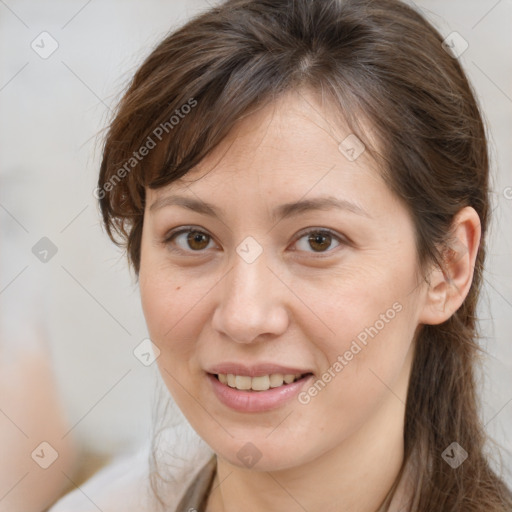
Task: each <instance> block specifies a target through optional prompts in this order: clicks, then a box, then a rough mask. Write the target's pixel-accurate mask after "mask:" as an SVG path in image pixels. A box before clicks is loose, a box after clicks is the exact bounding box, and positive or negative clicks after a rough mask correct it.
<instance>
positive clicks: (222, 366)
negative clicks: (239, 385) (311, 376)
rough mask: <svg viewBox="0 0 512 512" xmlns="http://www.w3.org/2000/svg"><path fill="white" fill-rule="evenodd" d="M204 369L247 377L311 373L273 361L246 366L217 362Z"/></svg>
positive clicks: (213, 372) (210, 371) (214, 372)
mask: <svg viewBox="0 0 512 512" xmlns="http://www.w3.org/2000/svg"><path fill="white" fill-rule="evenodd" d="M206 371H207V372H208V373H212V374H215V375H217V374H219V373H222V374H224V375H228V374H232V375H245V376H248V377H261V376H262V375H272V374H274V373H281V374H283V375H296V374H298V373H300V374H301V375H305V374H307V373H313V372H311V370H308V369H304V368H297V367H291V366H281V365H278V364H274V363H259V364H255V365H251V366H247V365H245V364H243V363H232V362H225V363H219V364H216V365H214V366H210V367H209V368H208V369H207V370H206Z"/></svg>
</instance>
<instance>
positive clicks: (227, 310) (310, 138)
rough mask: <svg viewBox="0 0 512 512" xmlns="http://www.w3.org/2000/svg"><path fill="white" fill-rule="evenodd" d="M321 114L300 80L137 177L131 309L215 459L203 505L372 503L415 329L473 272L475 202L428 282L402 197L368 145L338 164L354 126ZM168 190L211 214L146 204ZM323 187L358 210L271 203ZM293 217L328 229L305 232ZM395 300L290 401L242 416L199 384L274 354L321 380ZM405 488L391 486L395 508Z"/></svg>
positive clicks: (388, 462) (452, 303)
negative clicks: (180, 159)
mask: <svg viewBox="0 0 512 512" xmlns="http://www.w3.org/2000/svg"><path fill="white" fill-rule="evenodd" d="M332 111H333V110H332V107H329V106H328V105H324V104H322V102H321V101H320V100H319V99H318V98H317V97H316V96H314V95H313V93H311V92H308V91H302V92H301V93H300V94H298V93H289V94H287V95H285V96H283V97H281V98H280V99H279V100H278V101H277V102H275V103H274V104H272V105H269V106H267V107H265V108H263V109H260V110H259V111H257V112H255V113H253V114H251V115H250V116H248V117H245V118H243V119H242V120H241V121H240V122H239V123H238V125H237V126H236V129H234V130H232V132H231V133H230V135H229V136H228V137H227V138H226V139H225V140H224V141H223V142H222V143H221V144H220V145H219V146H218V147H217V148H216V149H215V150H214V151H213V152H212V153H210V154H209V155H208V157H206V158H205V159H204V160H203V161H202V162H201V163H200V165H199V166H198V167H196V168H195V169H193V170H191V171H190V172H189V173H188V174H187V175H186V176H184V177H183V178H182V179H180V180H179V181H177V182H174V183H172V184H171V185H169V186H167V187H165V188H161V189H158V190H150V189H147V201H146V211H145V213H144V229H143V236H142V257H141V267H140V274H139V284H140V292H141V300H142V306H143V310H144V315H145V318H146V321H147V325H148V329H149V332H150V335H151V339H152V340H153V342H154V343H155V344H156V345H157V346H158V348H159V350H160V351H161V353H160V357H159V358H158V359H157V362H158V365H159V369H160V371H161V374H162V377H163V379H164V381H165V383H166V385H167V387H168V389H169V391H170V393H171V394H172V396H173V398H174V399H175V401H176V403H177V404H178V406H179V407H180V409H181V410H182V411H183V413H184V415H185V416H186V418H187V419H188V421H189V422H190V424H191V425H192V427H193V428H194V429H195V430H196V431H197V433H198V434H199V435H200V436H201V437H202V438H203V439H204V440H205V442H206V443H207V444H208V445H209V446H210V447H211V448H212V449H213V450H214V451H215V452H216V454H217V456H218V457H217V458H218V472H217V476H216V478H215V482H214V490H213V492H212V493H211V495H210V497H209V501H208V506H207V511H208V512H220V511H226V512H235V511H239V510H246V511H248V512H256V511H259V512H261V511H277V510H287V511H292V512H294V511H303V510H325V511H336V512H340V511H341V512H344V511H347V512H348V511H354V510H357V511H359V512H374V511H376V510H378V508H379V506H380V505H381V504H382V502H383V501H384V499H385V497H386V495H387V494H388V491H389V490H390V488H391V486H392V484H393V482H394V480H395V478H396V476H397V473H398V470H399V469H400V466H401V464H402V460H403V427H404V412H405V400H406V394H407V386H408V382H409V377H410V371H411V365H412V361H413V355H414V339H415V333H416V332H417V330H418V329H419V327H420V326H421V324H423V323H431V324H435V323H440V322H442V321H444V320H445V319H446V318H448V317H449V316H450V315H451V314H453V312H454V311H455V310H456V309H457V308H458V307H459V306H460V304H461V303H462V301H463V299H464V297H465V296H466V294H467V291H468V290H469V286H470V284H471V278H472V272H473V265H474V260H475V257H476V249H477V247H478V243H479V237H480V231H479V229H480V224H479V220H478V215H477V214H476V212H475V211H474V210H473V209H472V208H469V207H468V208H465V209H464V210H463V211H461V212H460V215H459V216H458V217H457V224H455V228H456V230H455V232H456V235H457V237H458V241H459V243H458V245H457V249H458V250H459V252H458V253H457V257H453V258H452V259H451V260H449V261H448V260H447V271H445V272H441V271H440V270H436V269H435V268H432V269H430V270H429V273H428V275H429V283H427V282H426V281H425V280H424V279H422V277H421V276H422V273H421V269H420V268H419V267H418V263H417V254H416V249H415V244H414V225H413V222H412V219H411V217H410V215H409V213H408V211H407V209H406V208H405V206H404V205H403V204H402V203H401V202H400V200H399V199H398V198H397V197H396V196H395V195H394V194H393V193H392V192H391V191H390V190H389V189H388V188H387V186H386V185H385V183H384V181H383V180H382V178H381V176H380V174H379V172H378V170H377V169H376V168H375V165H374V163H373V162H372V160H371V159H370V157H369V156H368V154H367V153H366V152H363V154H362V155H360V156H359V157H358V158H357V159H356V160H355V161H353V162H351V161H349V160H348V159H347V158H345V156H344V155H343V154H342V153H341V152H340V151H339V150H338V144H339V143H340V141H342V140H343V139H345V137H347V135H349V133H350V131H349V130H348V129H346V128H344V127H342V126H339V125H340V123H339V121H338V122H337V123H335V121H334V120H333V119H332V118H331V117H330V113H331V112H332ZM170 194H180V195H185V196H187V197H192V198H195V199H198V198H199V199H201V200H202V201H207V202H209V203H212V204H214V205H215V206H217V207H218V208H220V209H222V210H223V216H222V217H221V218H220V219H216V218H214V217H212V216H209V215H205V214H201V213H197V212H193V211H191V210H187V209H185V208H183V207H181V206H177V205H172V206H165V207H162V208H160V209H155V210H152V211H151V210H150V207H151V205H152V204H153V203H154V202H155V201H156V200H158V199H161V198H164V197H167V196H168V195H170ZM324 195H334V196H336V197H338V198H343V199H346V200H349V201H352V202H354V203H356V204H357V205H359V206H360V207H362V208H363V209H364V210H365V211H366V213H367V215H360V214H356V213H354V212H351V211H348V210H343V209H328V210H323V211H322V210H316V211H313V210H312V211H308V212H303V213H301V214H298V215H295V216H293V217H290V218H285V219H272V217H271V215H270V213H271V211H272V210H273V209H274V208H275V207H276V206H278V205H281V204H283V203H287V202H292V201H297V200H299V199H303V198H308V199H310V198H313V197H318V196H324ZM304 196H305V197H304ZM180 226H182V227H183V226H193V229H197V230H200V231H201V232H203V233H206V235H208V236H206V237H205V239H204V241H200V242H199V243H198V242H196V243H194V241H193V240H192V244H191V245H190V244H189V243H187V234H186V233H185V234H181V235H178V237H177V238H175V239H174V240H172V241H167V243H165V242H164V240H165V239H166V234H168V233H169V231H170V230H171V229H173V228H178V227H180ZM305 228H317V229H324V230H325V229H330V230H332V231H333V232H334V234H335V236H333V237H332V238H329V237H327V239H326V241H325V242H321V243H320V244H316V245H315V243H314V242H313V243H311V242H308V235H305V236H304V234H303V233H302V232H303V231H305ZM306 231H307V230H306ZM247 236H251V237H253V238H254V239H256V240H257V241H258V243H259V244H260V245H261V248H262V250H263V252H262V253H261V254H260V256H259V257H258V258H257V259H256V260H255V261H254V262H252V263H250V264H249V263H247V262H246V261H245V260H244V259H243V258H241V257H240V256H239V255H238V253H237V252H236V248H237V246H238V245H239V244H241V242H242V241H243V240H244V239H245V238H246V237H247ZM336 236H339V240H338V239H337V238H336ZM172 248H174V249H175V250H178V251H179V250H180V249H181V252H173V251H172V250H171V249H172ZM461 248H462V249H461ZM447 272H448V273H447ZM396 303H399V305H400V306H401V309H400V312H398V313H396V315H394V318H393V319H392V320H389V321H388V322H387V323H385V326H384V328H382V329H380V330H379V332H378V334H377V335H376V336H374V337H373V338H369V341H368V343H367V345H366V346H364V345H362V350H361V351H360V352H358V353H357V355H355V356H354V357H353V359H352V360H351V361H349V362H348V364H347V365H346V366H344V368H343V369H342V371H340V372H339V373H337V374H336V377H335V378H333V379H332V380H331V382H329V383H328V384H327V385H326V386H325V388H324V389H323V390H322V391H321V392H320V393H318V395H317V396H315V397H314V398H312V399H311V401H310V402H309V403H308V404H301V403H299V401H298V400H296V399H293V400H291V401H290V402H288V403H287V404H285V405H284V406H282V407H280V408H279V409H276V410H273V411H267V412H264V413H241V412H235V411H233V410H231V409H229V408H227V407H226V406H224V405H223V404H221V403H220V402H219V401H218V400H217V398H216V396H215V395H214V394H213V392H212V390H211V389H210V383H209V382H208V380H207V379H206V377H205V368H206V367H208V366H209V365H212V364H216V363H220V362H223V361H243V362H246V363H247V364H251V363H256V362H260V361H273V362H276V363H281V364H285V365H292V366H297V367H299V368H307V369H312V370H313V372H314V373H315V375H316V376H317V377H319V376H321V375H322V374H323V373H324V372H325V371H326V370H327V369H328V368H329V367H332V365H333V363H334V362H335V361H336V360H337V357H338V355H340V354H344V353H345V352H346V351H347V350H348V349H349V348H350V346H351V343H352V341H353V340H354V339H356V337H357V335H358V334H359V333H361V331H363V330H364V329H365V328H366V327H369V326H373V325H375V323H376V321H377V320H379V319H380V318H382V317H381V316H380V315H382V314H385V313H386V311H388V310H389V309H390V308H392V306H393V304H396ZM360 345H361V344H360ZM247 442H251V443H252V444H254V445H255V446H256V447H257V449H258V450H259V452H261V459H260V460H259V461H258V462H257V464H256V465H255V466H253V467H252V468H248V467H245V466H244V464H243V463H242V462H241V461H240V460H239V459H238V457H237V452H238V451H239V450H240V449H241V448H242V447H243V446H244V445H245V444H246V443H247ZM404 482H405V481H404ZM407 493H408V491H407V487H406V485H405V483H404V484H403V485H402V486H401V487H400V492H399V493H398V495H397V496H398V498H397V499H396V500H394V501H393V505H392V510H396V511H398V510H399V507H400V506H401V499H402V495H403V499H405V498H406V497H407V495H408V494H407Z"/></svg>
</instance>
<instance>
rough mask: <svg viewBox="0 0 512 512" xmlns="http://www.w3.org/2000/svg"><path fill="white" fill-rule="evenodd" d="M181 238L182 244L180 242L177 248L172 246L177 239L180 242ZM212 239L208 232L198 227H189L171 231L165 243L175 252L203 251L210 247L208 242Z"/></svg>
mask: <svg viewBox="0 0 512 512" xmlns="http://www.w3.org/2000/svg"><path fill="white" fill-rule="evenodd" d="M182 235H186V236H182ZM180 239H181V246H180V245H179V243H178V248H177V249H176V248H174V247H172V246H171V245H172V244H175V243H176V241H177V242H179V241H180ZM211 240H212V238H211V236H210V235H209V234H208V233H205V232H204V231H200V230H199V229H196V228H191V227H188V228H185V229H180V230H179V231H175V232H174V233H170V234H169V235H168V236H167V237H166V238H165V240H164V241H163V244H164V245H165V246H167V247H168V248H169V249H170V250H171V251H173V252H181V253H183V252H202V251H203V249H206V248H207V247H208V243H209V242H210V241H211ZM171 242H172V244H171Z"/></svg>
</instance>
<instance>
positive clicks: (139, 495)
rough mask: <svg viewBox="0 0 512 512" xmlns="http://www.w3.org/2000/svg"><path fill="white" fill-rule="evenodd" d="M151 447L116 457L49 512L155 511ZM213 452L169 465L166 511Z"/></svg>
mask: <svg viewBox="0 0 512 512" xmlns="http://www.w3.org/2000/svg"><path fill="white" fill-rule="evenodd" d="M149 449H150V447H149V445H147V446H144V447H143V448H142V449H140V450H139V451H138V452H136V453H134V454H131V455H123V456H120V457H117V458H116V459H114V460H113V461H112V462H110V463H109V464H108V465H107V466H106V467H104V468H103V469H101V470H100V471H98V473H96V474H95V475H93V476H92V477H91V478H90V479H89V480H87V481H86V482H85V483H83V484H82V485H80V487H79V488H76V489H75V490H74V491H71V492H69V493H68V494H66V495H65V496H64V497H62V498H61V499H60V500H58V501H57V502H56V503H55V504H54V505H53V506H52V507H51V508H50V509H49V510H48V511H47V512H97V511H98V510H101V511H102V512H155V510H157V508H156V503H157V502H156V498H155V496H154V493H153V490H152V488H151V483H150V466H149V455H150V453H149ZM188 455H190V453H189V454H188ZM211 455H212V452H211V450H209V449H205V450H202V451H201V450H200V451H199V453H195V456H193V457H191V458H188V460H187V461H186V463H185V464H184V465H183V466H181V467H179V465H177V464H170V466H173V467H174V470H173V472H172V473H173V474H172V475H169V474H166V475H165V477H166V478H165V479H164V480H165V487H166V489H165V490H166V492H165V500H166V502H167V508H166V510H169V511H173V510H175V509H176V507H177V505H178V503H179V502H180V500H181V499H182V497H183V495H184V494H185V492H186V490H187V489H188V486H189V485H190V483H191V482H192V481H193V480H194V478H195V477H197V475H198V472H199V471H200V470H201V468H202V467H203V466H204V464H205V463H206V462H207V461H208V460H209V458H210V457H211ZM164 462H165V461H164ZM174 462H177V461H174ZM163 466H164V467H165V466H166V464H165V463H164V464H163ZM169 476H170V478H168V477H169Z"/></svg>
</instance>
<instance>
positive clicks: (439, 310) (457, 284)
mask: <svg viewBox="0 0 512 512" xmlns="http://www.w3.org/2000/svg"><path fill="white" fill-rule="evenodd" d="M451 233H452V238H451V240H450V241H449V243H448V247H446V248H445V250H444V251H443V266H444V268H443V269H439V267H434V268H433V269H432V270H431V272H430V274H429V275H428V276H427V278H428V279H427V280H428V289H427V292H426V296H425V302H424V305H423V310H422V312H421V314H420V317H419V322H420V323H423V324H428V325H436V324H440V323H442V322H444V321H446V320H448V318H450V317H451V316H452V315H453V314H454V313H455V312H456V311H457V309H459V307H460V306H461V304H462V303H463V302H464V299H465V298H466V296H467V294H468V292H469V288H470V287H471V283H472V281H473V271H474V268H475V260H476V255H477V252H478V247H479V246H480V237H481V224H480V218H479V216H478V213H476V211H475V209H474V208H472V207H471V206H466V207H465V208H462V209H461V210H460V211H459V212H458V213H457V215H456V216H455V218H454V220H453V222H452V226H451Z"/></svg>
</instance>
